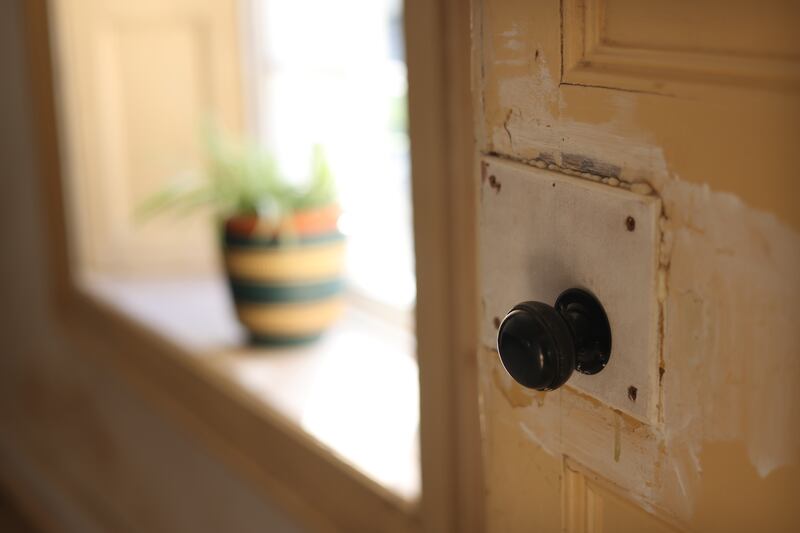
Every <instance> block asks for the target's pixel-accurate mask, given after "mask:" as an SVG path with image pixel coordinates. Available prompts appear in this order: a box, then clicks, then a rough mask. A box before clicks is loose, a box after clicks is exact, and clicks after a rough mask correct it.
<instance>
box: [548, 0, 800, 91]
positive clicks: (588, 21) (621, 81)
mask: <svg viewBox="0 0 800 533" xmlns="http://www.w3.org/2000/svg"><path fill="white" fill-rule="evenodd" d="M561 7H562V9H561V18H562V20H561V24H562V28H563V34H562V65H561V83H562V84H563V85H580V86H593V87H605V88H611V89H620V90H627V91H636V92H650V93H655V94H667V95H671V94H675V92H676V88H675V87H674V85H676V84H690V85H691V84H709V83H711V84H725V85H740V86H756V87H763V88H769V89H797V88H800V60H798V59H797V58H789V57H780V56H773V55H742V54H737V53H736V52H734V51H730V52H726V51H724V50H719V51H686V50H678V49H670V48H668V47H657V46H653V47H649V46H646V45H643V46H638V47H637V46H627V45H623V44H619V43H615V42H613V41H611V40H610V39H608V38H607V36H606V35H605V27H606V25H605V17H606V0H562V6H561Z"/></svg>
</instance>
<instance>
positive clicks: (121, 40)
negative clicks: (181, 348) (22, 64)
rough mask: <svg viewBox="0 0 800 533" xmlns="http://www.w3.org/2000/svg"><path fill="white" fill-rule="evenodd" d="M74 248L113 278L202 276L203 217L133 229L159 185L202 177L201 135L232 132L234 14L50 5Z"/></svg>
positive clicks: (205, 256) (193, 5) (84, 1)
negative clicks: (214, 129)
mask: <svg viewBox="0 0 800 533" xmlns="http://www.w3.org/2000/svg"><path fill="white" fill-rule="evenodd" d="M54 4H55V8H56V9H54V10H53V13H54V14H55V17H54V18H55V20H54V22H55V27H56V29H57V41H56V47H55V50H56V52H58V53H59V54H60V55H61V57H60V63H61V64H62V65H66V66H68V68H65V69H62V71H61V72H60V75H61V79H60V81H61V87H62V89H63V95H64V97H63V99H62V101H61V105H62V108H63V112H64V114H65V116H66V118H67V120H66V121H65V124H66V127H67V129H68V130H69V131H68V132H66V135H64V138H65V139H67V141H68V145H67V146H66V148H67V150H66V154H67V158H68V161H69V171H70V172H69V173H70V178H71V180H70V185H71V187H70V188H69V190H70V191H71V192H72V195H71V196H72V200H73V203H72V205H71V207H72V212H73V214H74V217H75V218H76V219H77V220H76V221H77V223H78V226H77V230H76V232H75V233H76V235H75V236H76V240H77V243H78V244H79V246H80V252H81V253H80V258H81V260H82V261H83V262H84V263H85V266H88V267H89V268H92V269H94V270H101V271H105V272H110V273H115V274H128V275H129V274H134V275H138V274H147V273H159V274H170V273H198V272H207V271H209V270H211V269H212V268H213V266H214V260H215V255H214V254H215V248H216V247H215V244H214V232H213V230H212V228H211V227H210V225H209V224H208V223H206V222H205V220H206V219H207V217H206V216H205V215H204V214H203V215H200V216H187V217H183V218H181V217H175V216H173V217H163V218H156V219H153V220H147V221H145V222H142V221H141V220H137V218H136V216H135V213H136V209H137V206H138V205H140V204H141V203H142V201H143V200H144V199H145V198H147V197H148V196H149V195H151V194H153V193H154V192H155V191H157V190H159V189H160V188H162V187H163V186H164V185H165V184H166V183H167V182H170V181H173V180H176V179H180V177H181V176H182V175H186V174H187V173H192V172H194V173H196V172H199V171H201V170H202V162H203V159H204V154H203V145H202V141H203V138H202V134H203V127H204V126H205V125H207V123H208V122H209V121H211V120H213V121H215V122H216V123H217V124H218V125H219V126H222V127H225V128H227V129H231V130H234V131H236V130H238V129H240V127H241V122H242V109H241V108H242V96H241V86H240V72H239V70H240V69H239V63H240V54H239V32H238V29H237V25H238V18H237V17H238V11H237V9H238V3H237V2H235V1H233V0H226V1H212V0H170V1H168V2H160V1H152V0H147V1H137V2H124V1H111V2H108V1H106V2H98V1H93V0H81V1H78V2H65V1H58V2H54Z"/></svg>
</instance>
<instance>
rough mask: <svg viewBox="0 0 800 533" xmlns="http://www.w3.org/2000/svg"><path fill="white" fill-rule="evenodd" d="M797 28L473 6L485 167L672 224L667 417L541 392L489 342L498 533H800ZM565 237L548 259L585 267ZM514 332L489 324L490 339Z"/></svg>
mask: <svg viewBox="0 0 800 533" xmlns="http://www.w3.org/2000/svg"><path fill="white" fill-rule="evenodd" d="M797 19H798V13H797V5H796V4H790V3H787V2H777V1H775V2H730V3H729V2H725V3H724V4H723V3H720V2H704V3H699V2H669V1H667V0H664V1H659V2H650V3H647V6H646V7H645V6H644V5H642V4H641V3H637V2H627V1H623V0H605V1H603V0H585V1H581V0H563V2H559V1H558V0H541V1H537V2H529V1H523V0H484V1H479V2H478V3H477V6H476V10H475V27H476V30H475V41H474V47H473V48H474V53H475V63H476V65H477V68H476V77H477V80H476V84H475V87H476V91H475V93H476V95H475V98H476V100H475V106H476V108H477V109H478V110H479V111H478V114H479V118H478V124H479V126H478V130H477V131H478V141H479V148H480V150H481V152H482V154H483V156H485V157H486V156H488V157H489V158H490V160H496V159H505V160H512V161H515V162H516V163H518V164H521V165H527V166H528V167H530V168H531V171H530V176H531V178H530V179H531V180H534V179H536V176H540V175H541V173H542V172H546V173H552V174H553V175H558V176H559V179H566V180H587V179H589V180H592V181H595V182H596V183H597V182H599V183H600V184H601V185H604V186H606V187H616V188H625V189H628V190H631V191H638V192H639V193H641V194H645V195H648V196H653V197H655V198H657V199H659V200H660V202H661V206H662V212H661V221H660V224H659V228H658V231H659V237H658V240H659V251H658V269H657V272H656V273H655V276H656V277H657V279H656V280H654V284H655V286H656V291H657V298H658V302H659V304H658V305H659V310H658V313H656V318H655V320H656V324H655V326H656V327H657V330H658V340H657V348H656V351H657V357H658V371H657V372H658V376H657V382H656V385H655V386H656V388H657V390H656V391H655V393H654V398H655V400H654V401H655V404H656V406H655V414H654V415H653V416H652V417H649V418H642V417H633V416H630V415H628V414H626V413H625V412H623V411H621V410H619V409H615V408H614V407H613V406H612V405H609V404H607V403H605V402H604V401H603V400H602V399H598V397H597V396H595V395H594V394H593V393H592V392H591V390H590V389H588V388H585V387H580V388H578V387H573V386H571V385H570V382H567V384H566V385H565V386H564V387H562V388H560V389H558V390H556V391H552V392H546V393H543V392H535V391H530V390H526V389H524V388H522V387H521V386H520V385H518V384H517V383H516V382H514V381H513V380H512V379H511V378H510V377H509V376H508V375H507V374H506V373H505V371H504V369H503V367H502V365H501V364H500V363H499V361H498V355H497V352H496V351H495V349H494V343H493V342H492V338H491V335H490V336H488V338H484V341H483V345H484V349H483V352H482V355H481V361H480V391H481V402H482V403H481V406H482V416H483V420H484V429H485V442H484V446H485V457H486V469H487V474H486V478H487V484H488V485H489V487H488V499H489V501H488V503H487V509H488V525H489V530H490V531H497V532H500V531H503V532H506V531H534V530H538V531H557V530H567V531H616V532H619V531H662V530H663V531H684V530H687V531H688V530H696V531H738V530H745V529H746V528H756V527H757V528H760V529H763V530H768V531H793V530H798V529H800V511H798V510H797V509H795V505H794V504H793V503H792V500H791V496H789V495H791V494H797V493H798V491H800V477H799V476H800V467H798V464H799V463H800V430H799V429H798V424H797V421H798V420H800V388H798V387H796V386H795V385H794V384H795V383H796V382H797V381H798V380H799V379H800V360H799V359H798V357H797V346H798V345H800V332H798V328H796V326H795V324H796V319H795V318H794V312H793V307H792V306H793V303H792V302H794V301H796V299H797V298H798V297H800V276H797V272H800V210H797V209H796V202H797V199H798V198H800V187H798V183H799V182H800V179H798V176H797V170H796V167H797V165H796V163H795V159H796V156H795V152H796V150H797V146H800V126H798V124H800V92H799V89H798V80H800V62H798V59H799V58H800V38H798V37H797V36H796V33H795V32H794V31H793V30H791V28H790V26H791V25H793V24H794V21H796V20H797ZM787 21H792V22H787ZM533 167H538V168H533ZM537 173H538V174H537ZM499 185H500V187H498V182H497V181H496V180H495V181H494V182H492V181H491V180H488V179H486V180H485V181H484V182H483V183H482V185H481V194H483V195H484V196H486V195H497V196H499V195H502V194H504V192H507V190H508V189H505V190H504V189H502V184H501V183H500V184H499ZM535 190H536V188H535V187H530V188H529V190H528V191H527V192H526V191H525V189H524V188H519V189H518V190H517V191H516V192H515V194H517V195H522V198H521V199H519V198H518V199H516V200H515V201H516V202H517V203H519V204H521V205H523V204H525V203H526V201H525V195H526V194H528V195H533V194H534V191H535ZM529 198H530V199H531V201H533V199H534V197H533V196H530V197H529ZM567 209H569V207H567ZM482 230H486V228H482ZM515 238H518V239H520V240H521V241H520V242H521V243H522V244H520V243H516V244H519V245H520V246H523V247H524V242H525V239H530V238H532V235H531V232H525V231H518V232H517V233H512V234H511V235H510V236H509V235H503V236H502V238H501V237H497V238H494V237H489V236H486V235H484V239H483V243H482V245H481V253H482V255H483V260H482V262H483V263H485V262H486V258H487V256H488V257H491V258H498V257H500V258H502V257H506V256H505V255H504V254H506V253H507V252H508V248H507V246H508V242H509V239H511V240H512V241H513V240H514V239H515ZM537 238H539V239H547V238H555V237H552V236H551V237H547V236H541V235H539V236H538V237H537ZM561 238H562V241H559V242H548V243H547V244H548V246H550V247H555V248H558V247H559V246H562V247H568V246H575V241H574V240H571V239H570V237H569V232H566V233H562V237H561ZM534 244H537V243H534ZM529 248H530V250H534V249H536V248H537V246H533V245H531V246H530V247H529ZM539 248H541V247H539ZM576 254H577V255H578V256H580V249H578V251H577V252H576ZM609 259H611V258H609ZM618 259H619V258H614V260H618ZM630 260H635V258H633V257H631V258H630ZM495 263H498V262H497V261H494V263H492V264H495ZM535 264H536V262H535V261H531V262H530V264H529V265H528V266H526V265H524V264H522V263H520V262H514V261H510V262H507V263H506V264H505V265H501V266H502V268H506V269H511V270H508V271H506V272H503V271H502V269H501V271H500V272H492V273H491V275H490V273H489V272H486V271H484V272H483V273H482V276H483V277H482V283H483V285H484V286H483V288H482V291H483V293H484V294H489V295H496V294H505V293H504V291H507V290H508V284H507V280H510V279H522V278H524V277H525V276H530V277H531V278H533V277H535V276H537V272H536V271H535V269H533V268H531V265H535ZM539 275H541V273H539ZM584 279H585V281H584V284H586V285H588V287H587V288H589V289H591V288H592V287H591V284H592V280H591V279H590V276H585V277H584ZM514 286H517V285H514ZM535 286H536V284H535V283H531V284H530V286H529V287H530V288H533V287H535ZM566 288H568V287H566V286H564V287H562V289H566ZM531 290H532V289H531ZM522 292H525V291H522ZM535 297H536V295H535V294H531V293H524V294H523V293H521V294H517V295H515V298H516V301H524V300H527V299H530V298H534V299H537V298H535ZM612 297H613V296H612ZM490 300H491V299H490ZM548 303H552V302H548ZM499 318H502V317H498V316H497V314H496V310H494V309H489V308H488V306H486V308H485V310H484V315H483V317H482V320H483V323H482V328H483V329H484V331H487V330H490V331H491V330H496V326H497V324H498V320H499ZM612 360H613V350H612ZM601 376H602V374H599V375H598V376H597V378H595V379H601ZM581 378H582V379H583V378H585V376H581ZM589 379H593V378H591V377H590V378H589ZM554 493H555V494H558V495H560V496H559V497H557V498H556V497H555V496H554Z"/></svg>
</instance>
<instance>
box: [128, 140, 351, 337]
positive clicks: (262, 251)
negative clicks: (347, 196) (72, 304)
mask: <svg viewBox="0 0 800 533" xmlns="http://www.w3.org/2000/svg"><path fill="white" fill-rule="evenodd" d="M208 144H209V158H208V164H207V167H206V171H205V172H204V173H203V174H202V175H200V176H198V177H196V178H194V179H192V178H189V179H184V180H182V181H179V182H175V183H172V184H170V185H169V186H168V187H166V188H165V189H163V190H161V191H159V192H158V193H156V194H155V195H154V196H152V197H150V198H149V199H148V200H147V201H145V203H144V204H143V205H142V206H141V208H140V213H141V214H143V215H152V214H154V213H157V212H161V211H165V210H172V211H178V212H187V211H191V210H195V209H197V208H202V207H210V208H211V209H212V211H213V213H214V214H215V216H216V218H217V220H218V225H219V228H220V235H221V238H220V241H221V246H222V252H223V257H224V263H225V270H226V273H227V278H228V283H229V286H230V290H231V294H232V296H233V301H234V304H235V308H236V314H237V316H238V318H239V321H240V322H241V323H242V324H243V325H244V327H245V328H246V329H247V331H248V332H249V335H250V340H251V342H252V343H254V344H259V345H268V346H278V345H290V344H301V343H306V342H310V341H312V340H314V339H316V338H318V337H319V336H320V335H321V334H322V333H323V332H324V331H325V329H326V328H327V327H328V326H329V325H330V324H331V323H332V322H333V321H335V320H336V318H337V317H338V316H339V314H340V312H341V309H342V298H341V292H342V288H343V280H342V269H343V262H344V236H343V235H342V234H341V233H340V232H339V231H338V229H337V221H338V218H339V207H338V204H337V202H336V192H335V187H334V183H333V178H332V176H331V173H330V170H329V168H328V165H327V163H326V161H325V158H324V155H323V153H322V149H321V148H319V147H315V149H314V152H313V158H312V164H311V175H310V178H309V180H308V182H307V183H305V184H302V185H296V184H292V183H289V182H288V181H287V180H286V179H284V178H283V177H282V176H281V175H280V173H279V172H278V169H277V165H276V164H275V162H274V160H273V159H272V158H271V157H270V156H269V155H268V154H266V153H265V152H264V151H263V150H262V149H260V148H258V147H256V146H255V145H252V144H243V143H234V142H232V141H230V140H228V139H223V138H221V137H220V136H219V135H212V136H210V140H209V143H208Z"/></svg>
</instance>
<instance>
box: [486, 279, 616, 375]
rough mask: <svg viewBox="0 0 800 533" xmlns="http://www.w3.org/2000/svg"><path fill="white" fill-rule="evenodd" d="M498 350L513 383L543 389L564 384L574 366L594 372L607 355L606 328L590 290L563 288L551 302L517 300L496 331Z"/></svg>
mask: <svg viewBox="0 0 800 533" xmlns="http://www.w3.org/2000/svg"><path fill="white" fill-rule="evenodd" d="M497 351H498V352H499V353H500V360H501V361H502V362H503V366H504V367H505V369H506V371H507V372H508V373H509V374H510V375H511V377H512V378H514V379H515V380H516V381H517V383H519V384H520V385H523V386H525V387H528V388H529V389H537V390H542V391H547V390H554V389H557V388H558V387H560V386H561V385H563V384H564V383H566V381H567V380H568V379H569V377H570V376H571V375H572V372H573V371H574V370H577V371H578V372H581V373H582V374H596V373H598V372H600V371H601V370H602V369H603V368H604V367H605V366H606V364H607V363H608V359H609V357H610V356H611V327H610V325H609V323H608V317H607V316H606V312H605V310H604V309H603V306H602V305H601V304H600V301H599V300H598V299H597V298H595V297H594V295H593V294H591V293H589V292H587V291H585V290H583V289H567V290H566V291H564V292H562V293H561V294H560V295H559V296H558V298H557V299H556V303H555V306H552V307H551V306H549V305H547V304H545V303H542V302H522V303H521V304H518V305H515V306H514V307H513V308H512V309H511V311H509V312H508V314H507V315H506V317H505V318H504V319H503V322H502V323H501V324H500V329H499V331H498V332H497Z"/></svg>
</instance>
